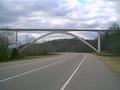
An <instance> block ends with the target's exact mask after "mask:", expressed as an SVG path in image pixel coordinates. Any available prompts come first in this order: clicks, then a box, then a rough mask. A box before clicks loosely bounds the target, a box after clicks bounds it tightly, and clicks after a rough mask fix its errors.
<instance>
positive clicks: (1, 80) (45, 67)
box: [0, 58, 70, 83]
mask: <svg viewBox="0 0 120 90" xmlns="http://www.w3.org/2000/svg"><path fill="white" fill-rule="evenodd" d="M68 60H70V58H69V59H67V60H62V61H58V62H56V63H52V64H49V65H46V66H43V67H40V68H36V69H33V70H30V71H27V72H24V73H21V74H18V75H15V76H12V77H9V78H6V79H3V80H0V83H1V82H4V81H7V80H10V79H14V78H17V77H20V76H23V75H25V74H29V73H32V72H34V71H37V70H40V69H43V68H47V67H50V66H52V65H55V64H58V63H61V62H65V61H68Z"/></svg>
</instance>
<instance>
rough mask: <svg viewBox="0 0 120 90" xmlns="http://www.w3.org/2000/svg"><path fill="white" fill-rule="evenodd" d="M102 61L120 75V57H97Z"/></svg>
mask: <svg viewBox="0 0 120 90" xmlns="http://www.w3.org/2000/svg"><path fill="white" fill-rule="evenodd" d="M97 56H98V58H100V60H102V61H103V62H104V63H105V64H107V65H108V66H109V67H111V69H112V70H114V71H116V72H117V73H118V74H119V75H120V55H116V56H115V55H109V54H107V55H97Z"/></svg>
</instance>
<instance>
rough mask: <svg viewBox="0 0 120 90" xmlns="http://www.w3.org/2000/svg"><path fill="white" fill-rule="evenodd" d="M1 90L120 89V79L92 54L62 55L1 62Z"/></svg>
mask: <svg viewBox="0 0 120 90" xmlns="http://www.w3.org/2000/svg"><path fill="white" fill-rule="evenodd" d="M0 90H120V77H119V76H118V75H117V74H116V73H114V72H113V71H112V70H111V69H110V68H109V67H108V66H106V65H105V64H104V63H102V62H101V61H100V60H98V58H96V57H95V56H94V55H92V54H85V53H63V54H62V55H58V56H52V57H47V58H39V59H35V60H27V61H17V62H8V63H1V64H0Z"/></svg>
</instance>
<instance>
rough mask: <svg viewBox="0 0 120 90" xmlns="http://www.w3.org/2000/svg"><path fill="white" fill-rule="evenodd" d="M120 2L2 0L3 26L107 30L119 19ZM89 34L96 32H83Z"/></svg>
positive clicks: (0, 10)
mask: <svg viewBox="0 0 120 90" xmlns="http://www.w3.org/2000/svg"><path fill="white" fill-rule="evenodd" d="M119 5H120V0H0V26H9V27H12V28H88V29H89V28H92V29H94V28H95V29H100V28H102V29H105V28H107V27H109V26H110V25H111V24H112V23H114V22H119V18H120V6H119ZM74 33H76V32H74ZM77 34H78V33H77ZM87 35H88V36H94V33H92V34H89V33H88V34H85V35H84V34H83V33H82V34H81V36H84V37H86V38H87ZM34 36H36V35H34ZM55 37H56V36H55ZM51 38H53V36H52V37H51Z"/></svg>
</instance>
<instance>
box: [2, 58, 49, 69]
mask: <svg viewBox="0 0 120 90" xmlns="http://www.w3.org/2000/svg"><path fill="white" fill-rule="evenodd" d="M45 61H49V60H44V61H32V62H25V63H24V62H23V64H17V65H11V66H6V67H2V68H0V70H2V69H7V68H13V67H19V66H23V65H29V64H33V63H39V62H45Z"/></svg>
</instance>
